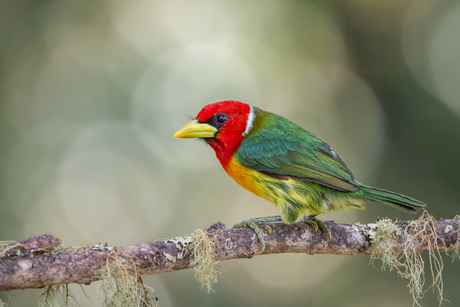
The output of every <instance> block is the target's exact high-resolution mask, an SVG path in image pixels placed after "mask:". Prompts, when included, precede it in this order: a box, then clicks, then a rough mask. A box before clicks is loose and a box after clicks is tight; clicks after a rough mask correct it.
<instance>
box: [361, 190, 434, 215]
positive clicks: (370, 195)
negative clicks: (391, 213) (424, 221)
mask: <svg viewBox="0 0 460 307" xmlns="http://www.w3.org/2000/svg"><path fill="white" fill-rule="evenodd" d="M356 194H357V197H356V198H361V199H366V200H371V201H376V202H379V203H382V204H385V205H388V206H391V207H393V208H397V209H399V210H402V211H406V212H410V213H416V212H418V211H420V210H422V209H424V208H425V207H426V204H424V203H423V202H421V201H419V200H416V199H414V198H412V197H409V196H406V195H402V194H399V193H395V192H391V191H386V190H382V189H378V188H373V187H369V186H366V185H363V184H361V185H360V191H359V192H356Z"/></svg>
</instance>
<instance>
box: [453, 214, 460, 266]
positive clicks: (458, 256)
mask: <svg viewBox="0 0 460 307" xmlns="http://www.w3.org/2000/svg"><path fill="white" fill-rule="evenodd" d="M454 220H455V221H457V230H455V232H456V233H457V242H456V243H455V250H454V252H453V253H452V262H454V261H455V260H460V235H459V234H460V215H456V216H455V217H454Z"/></svg>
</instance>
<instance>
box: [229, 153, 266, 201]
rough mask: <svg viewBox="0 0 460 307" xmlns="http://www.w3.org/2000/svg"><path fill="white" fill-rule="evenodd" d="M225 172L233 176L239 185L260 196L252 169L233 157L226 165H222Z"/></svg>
mask: <svg viewBox="0 0 460 307" xmlns="http://www.w3.org/2000/svg"><path fill="white" fill-rule="evenodd" d="M224 169H225V171H226V172H227V174H228V175H229V176H230V177H232V178H233V180H235V181H236V182H237V183H238V184H239V185H240V186H242V187H243V188H245V189H246V190H248V191H250V192H252V193H254V194H256V195H257V196H260V197H262V195H261V194H260V193H259V189H257V186H256V185H255V182H254V171H253V170H251V169H249V168H247V167H245V166H244V165H242V164H241V163H239V162H238V161H237V160H236V159H235V158H230V160H229V162H228V163H227V165H226V166H224Z"/></svg>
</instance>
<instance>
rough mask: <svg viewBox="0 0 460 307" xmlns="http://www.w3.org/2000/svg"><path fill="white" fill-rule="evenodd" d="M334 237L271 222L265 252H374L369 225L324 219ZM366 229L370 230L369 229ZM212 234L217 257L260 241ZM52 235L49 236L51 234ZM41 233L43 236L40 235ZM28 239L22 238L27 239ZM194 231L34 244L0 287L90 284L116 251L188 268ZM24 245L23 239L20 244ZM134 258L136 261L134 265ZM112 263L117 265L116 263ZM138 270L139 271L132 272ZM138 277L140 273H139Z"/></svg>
mask: <svg viewBox="0 0 460 307" xmlns="http://www.w3.org/2000/svg"><path fill="white" fill-rule="evenodd" d="M408 223H409V222H405V221H400V222H397V223H396V226H397V227H399V228H400V229H401V230H403V229H405V228H406V226H407V225H408ZM325 224H326V225H327V226H328V227H329V228H330V230H331V232H332V234H333V236H332V240H331V241H330V242H329V243H326V240H327V236H326V234H324V233H323V232H322V231H318V232H315V231H314V229H312V228H311V227H310V226H308V225H306V224H305V223H295V224H292V225H285V224H283V223H276V224H272V233H271V234H268V233H267V232H265V231H264V237H265V244H266V249H265V253H264V254H278V253H307V254H311V255H313V254H334V255H370V254H371V253H372V251H373V249H374V248H375V246H374V245H375V244H373V243H371V241H372V238H371V237H369V234H368V231H369V230H370V229H371V228H370V227H367V228H366V227H363V225H360V227H359V230H357V227H356V226H352V225H348V224H336V223H334V222H331V221H327V222H325ZM366 229H367V230H366ZM435 229H436V232H437V236H438V242H437V243H438V245H439V246H441V247H442V248H443V249H445V250H446V251H452V250H456V249H458V245H459V243H458V242H459V240H458V220H455V219H451V220H443V219H441V220H439V221H437V223H436V225H435ZM206 231H207V233H208V235H209V236H212V237H213V238H214V242H215V248H214V252H215V254H214V259H215V260H216V261H222V260H229V259H240V258H251V257H253V256H255V253H256V252H257V251H259V248H260V245H259V241H258V239H257V236H256V235H255V233H254V231H252V230H251V229H249V228H238V229H228V230H226V229H225V225H224V224H222V223H220V222H217V223H216V224H214V225H212V226H211V227H210V228H209V229H206ZM46 236H49V237H48V238H51V237H52V236H51V235H46ZM39 237H41V236H39ZM52 238H54V239H52V240H51V241H52V242H54V243H51V245H45V247H43V246H36V245H34V247H35V248H45V249H46V248H50V246H54V245H55V244H56V242H60V240H59V239H57V238H55V237H52ZM28 240H29V239H26V240H21V241H18V242H28ZM187 242H190V236H186V237H180V238H176V239H170V240H165V241H158V242H154V243H149V244H141V245H135V246H125V247H117V248H112V247H108V246H101V245H96V246H93V247H90V248H86V249H85V250H83V251H82V250H80V251H76V252H65V253H56V254H50V253H42V254H37V253H36V251H34V250H33V249H22V250H21V251H20V253H18V255H16V254H15V255H13V256H10V257H5V258H3V259H0V291H10V290H14V289H26V288H41V287H45V286H49V285H55V284H69V283H79V284H90V283H91V282H93V281H95V280H97V279H98V278H99V277H100V270H101V268H102V267H103V266H105V265H106V264H107V263H108V262H107V259H108V258H109V257H111V255H113V252H114V251H115V252H117V253H118V263H117V264H116V266H120V265H121V266H122V267H123V268H124V269H126V271H127V272H129V273H130V274H133V275H134V274H138V275H150V274H160V273H165V272H171V271H177V270H182V269H187V268H190V266H191V263H192V259H191V256H190V254H189V253H186V252H185V251H186V250H187V249H186V248H185V246H184V245H186V244H187ZM21 244H22V245H24V246H25V244H24V243H21ZM391 248H392V249H393V252H394V254H395V255H396V256H403V254H404V237H403V236H399V237H397V239H396V240H395V241H394V242H392V243H391ZM418 251H419V252H425V251H427V246H426V244H420V245H419V246H418ZM133 260H134V261H135V263H136V266H135V268H134V269H133ZM113 265H114V268H115V264H113ZM134 270H135V271H136V272H134ZM136 276H137V275H136Z"/></svg>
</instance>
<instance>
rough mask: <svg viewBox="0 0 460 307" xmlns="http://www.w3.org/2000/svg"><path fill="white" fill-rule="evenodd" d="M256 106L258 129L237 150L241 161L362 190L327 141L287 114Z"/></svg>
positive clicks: (281, 173) (278, 173)
mask: <svg viewBox="0 0 460 307" xmlns="http://www.w3.org/2000/svg"><path fill="white" fill-rule="evenodd" d="M254 109H255V111H256V119H255V120H254V122H255V123H254V124H255V125H254V128H253V129H252V130H251V132H250V133H249V134H248V135H247V136H246V137H245V138H244V139H243V141H242V142H241V145H240V147H239V148H238V151H237V152H236V159H237V160H238V161H239V162H240V163H241V164H243V165H244V166H246V167H248V168H250V169H253V170H256V171H259V172H263V173H265V174H267V175H269V176H273V177H276V178H280V179H287V177H290V178H292V179H295V180H301V181H311V182H316V183H319V184H322V185H324V186H328V187H331V188H334V189H337V190H341V191H352V192H356V191H359V187H357V186H356V185H355V180H354V177H353V174H352V173H351V172H350V170H349V169H348V167H347V166H346V165H345V163H344V162H343V161H342V159H341V158H340V156H339V155H337V154H336V153H335V152H334V151H333V150H332V149H331V147H330V146H329V145H328V144H327V143H326V142H324V141H323V140H321V139H320V138H318V137H317V136H315V135H314V134H312V133H310V132H308V131H306V130H305V129H303V128H302V127H299V126H297V125H296V124H294V123H293V122H291V121H290V120H288V119H285V118H284V117H281V116H279V115H276V114H272V113H268V112H265V111H262V110H260V109H257V108H254ZM257 113H259V114H257ZM261 115H263V116H261ZM256 121H258V122H256Z"/></svg>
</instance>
